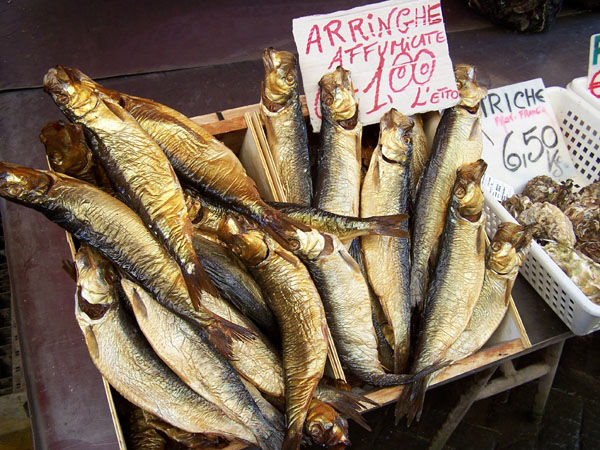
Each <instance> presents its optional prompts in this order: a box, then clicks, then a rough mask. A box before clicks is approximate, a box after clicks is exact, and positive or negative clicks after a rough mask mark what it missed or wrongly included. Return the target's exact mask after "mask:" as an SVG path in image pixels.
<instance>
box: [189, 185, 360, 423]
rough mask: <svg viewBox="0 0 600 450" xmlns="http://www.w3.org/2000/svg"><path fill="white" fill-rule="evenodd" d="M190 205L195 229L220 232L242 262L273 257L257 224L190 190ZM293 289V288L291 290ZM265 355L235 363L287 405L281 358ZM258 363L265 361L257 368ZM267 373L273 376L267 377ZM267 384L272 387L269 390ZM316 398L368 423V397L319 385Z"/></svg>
mask: <svg viewBox="0 0 600 450" xmlns="http://www.w3.org/2000/svg"><path fill="white" fill-rule="evenodd" d="M187 202H188V207H189V210H190V215H191V217H192V221H193V222H194V224H195V226H196V227H198V228H199V229H202V230H204V231H206V232H212V233H217V234H218V235H219V237H220V239H222V240H223V241H226V242H228V243H229V244H230V245H231V246H232V248H233V249H234V250H235V252H236V254H239V255H241V254H245V255H246V257H245V258H242V260H245V261H247V264H250V265H260V264H261V262H262V261H263V260H265V258H267V256H269V255H270V253H269V249H268V248H267V246H264V245H263V244H262V242H263V241H261V240H260V239H259V237H260V236H261V234H260V232H257V231H256V230H253V227H255V226H256V224H252V223H250V222H248V221H247V219H245V218H244V217H243V216H240V215H239V214H237V213H234V212H231V211H227V210H225V209H224V208H223V207H221V206H220V205H217V204H215V203H214V202H211V201H210V200H207V199H206V198H202V197H198V196H194V195H191V193H190V192H189V191H188V192H187ZM246 228H249V229H250V231H249V232H245V231H244V230H245V229H246ZM240 232H241V235H240ZM242 236H243V237H244V239H249V240H250V241H252V240H253V237H254V236H255V237H256V238H257V241H256V245H253V246H250V247H249V246H248V245H247V244H246V243H245V241H240V237H242ZM249 249H252V251H249ZM277 260H279V258H277ZM253 274H254V272H253ZM289 289H293V288H291V287H290V288H289ZM273 295H277V293H274V294H273ZM220 315H222V316H225V317H228V318H229V319H230V320H231V321H232V322H235V318H234V317H230V316H226V315H225V314H223V313H220ZM235 323H237V322H235ZM259 338H260V335H259V336H258V338H257V339H254V340H253V341H251V342H250V343H249V344H253V343H254V342H255V341H257V340H258V339H259ZM247 344H248V343H246V342H234V344H233V345H234V351H235V349H236V346H242V345H247ZM262 352H265V354H264V355H263V356H262V357H261V356H260V350H259V349H258V348H257V350H256V353H251V352H250V351H248V348H247V347H246V349H244V350H243V351H240V352H238V353H236V354H235V359H234V360H232V364H233V365H234V367H236V369H237V370H238V372H240V373H242V372H241V370H240V367H239V366H240V365H241V366H244V365H250V366H252V367H253V370H252V371H250V370H247V371H246V372H245V373H242V375H243V376H244V377H245V378H247V379H248V380H250V381H251V382H252V384H254V385H255V386H256V387H257V388H258V389H259V390H260V391H261V392H264V393H265V394H267V395H269V396H270V397H271V398H274V399H276V400H278V401H279V402H280V403H281V404H282V405H283V404H284V403H285V399H284V395H285V388H284V375H283V373H284V369H283V364H282V362H281V359H280V358H279V357H278V356H276V357H273V355H274V354H275V352H274V351H273V350H272V349H271V348H269V347H267V348H265V347H263V348H262ZM265 358H267V359H268V362H267V361H264V359H265ZM254 360H260V361H263V362H262V363H261V364H258V365H257V364H256V363H255V362H254ZM266 374H270V375H269V376H266ZM261 378H262V379H261ZM267 382H269V383H270V384H271V385H270V386H268V387H265V385H266V384H267ZM274 388H275V389H274ZM315 397H317V398H318V399H319V400H322V401H324V402H326V403H329V404H331V405H332V406H333V407H334V408H335V409H336V410H338V411H341V412H342V413H343V414H345V415H347V416H350V417H352V418H353V419H354V420H355V421H357V422H359V423H363V424H364V421H362V419H361V416H360V414H359V413H358V411H360V410H361V409H362V403H364V402H368V400H367V399H365V398H364V397H362V396H359V395H356V394H352V393H347V392H341V391H338V390H336V389H333V388H331V387H329V386H324V385H321V384H319V385H318V386H317V388H316V390H315ZM309 410H310V406H309ZM311 417H313V418H315V420H317V418H318V416H316V415H312V416H311ZM319 420H321V419H319ZM364 425H366V424H364ZM306 426H310V422H308V423H307V425H306Z"/></svg>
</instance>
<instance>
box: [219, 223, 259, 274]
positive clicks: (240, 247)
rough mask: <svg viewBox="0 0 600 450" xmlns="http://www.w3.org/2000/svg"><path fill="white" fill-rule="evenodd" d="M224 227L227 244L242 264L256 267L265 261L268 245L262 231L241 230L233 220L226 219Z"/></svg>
mask: <svg viewBox="0 0 600 450" xmlns="http://www.w3.org/2000/svg"><path fill="white" fill-rule="evenodd" d="M225 226H226V227H227V228H228V230H227V231H226V232H225V233H223V234H224V235H227V236H228V238H229V239H228V242H227V243H228V244H229V245H230V248H231V250H232V251H233V252H234V253H235V254H236V255H237V256H239V257H240V259H241V260H242V261H244V263H246V264H248V265H250V266H257V265H258V264H260V263H261V262H263V261H264V260H265V259H267V257H268V256H269V245H268V244H267V242H266V240H265V235H264V233H263V232H262V231H260V230H253V229H250V230H246V229H241V228H240V224H239V223H238V222H237V221H236V220H235V219H233V218H228V219H227V221H226V225H225Z"/></svg>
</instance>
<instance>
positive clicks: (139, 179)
mask: <svg viewBox="0 0 600 450" xmlns="http://www.w3.org/2000/svg"><path fill="white" fill-rule="evenodd" d="M263 62H264V65H265V79H264V81H263V82H262V96H261V97H262V98H261V104H260V114H261V117H262V120H263V122H264V126H265V128H266V132H267V137H268V140H269V144H270V147H271V151H272V153H273V157H274V161H275V163H276V165H277V169H278V172H279V174H280V178H281V181H282V184H283V185H284V189H285V193H286V198H287V200H288V201H289V202H290V203H285V204H282V203H279V204H267V203H266V202H264V201H263V200H262V199H261V197H260V195H259V194H258V191H257V189H256V185H255V183H254V181H253V180H252V179H250V178H249V177H248V176H247V174H246V172H245V170H244V167H243V166H242V165H241V163H240V161H239V160H238V159H237V157H236V155H235V154H234V153H233V152H232V151H231V150H230V149H228V148H227V147H226V146H225V145H223V144H222V143H221V142H220V141H218V140H217V139H215V138H214V137H213V136H212V135H210V134H209V133H208V132H206V131H205V130H203V129H202V128H201V127H200V126H198V125H197V124H195V123H194V122H193V121H191V120H190V119H188V118H187V117H185V116H183V115H182V114H180V113H178V112H177V111H174V110H173V109H171V108H168V107H166V106H164V105H161V104H158V103H156V102H154V101H152V100H148V99H144V98H139V97H135V96H132V95H127V94H124V93H120V92H116V91H113V90H110V89H107V88H104V87H103V86H101V85H100V84H98V83H96V82H94V81H93V80H92V79H90V78H89V77H87V76H86V75H84V74H83V73H81V72H80V71H79V70H77V69H69V68H65V67H61V66H57V67H56V68H52V69H50V70H49V71H48V73H47V74H46V76H45V78H44V88H45V90H46V91H47V92H48V93H49V94H50V95H51V97H52V98H53V100H54V101H55V103H56V104H57V105H58V107H59V108H60V109H61V110H62V112H63V113H64V115H65V116H66V117H67V118H68V119H69V121H64V122H63V121H58V122H53V123H50V124H48V125H47V126H46V127H44V129H43V130H42V132H41V136H40V137H41V140H42V142H43V143H44V145H45V148H46V152H47V156H48V161H49V164H50V166H51V170H49V171H41V170H34V169H30V168H26V167H19V166H15V165H13V164H10V163H8V162H2V163H0V195H1V196H2V197H4V198H6V199H8V200H11V201H15V202H18V203H20V204H23V205H25V206H28V207H31V208H34V209H36V210H38V211H40V212H42V213H43V214H44V215H46V217H48V218H49V219H50V220H52V221H54V222H55V223H57V224H58V225H60V226H62V227H63V228H64V229H66V230H67V231H68V232H69V233H71V236H72V237H73V239H74V241H75V248H76V250H77V252H76V255H75V258H74V259H75V264H74V265H75V272H76V280H77V289H76V294H75V316H76V319H77V321H78V323H79V325H80V327H81V330H82V332H83V335H84V337H85V342H86V344H87V346H88V349H89V352H90V356H91V358H92V360H93V362H94V364H95V365H96V366H97V368H98V369H99V371H100V372H101V373H102V375H103V376H104V377H105V378H106V380H107V381H108V382H109V383H110V384H111V385H112V387H113V388H114V389H115V390H116V391H118V392H119V393H120V394H121V395H122V396H123V397H124V398H125V399H126V400H128V401H129V402H131V404H133V405H135V406H136V407H137V408H141V410H138V409H134V410H132V412H131V417H132V423H133V424H132V425H131V429H132V430H133V432H132V435H134V436H136V437H137V438H138V441H136V440H135V439H133V438H132V439H133V441H130V442H129V445H130V446H132V447H135V446H136V445H137V446H139V447H140V448H149V445H150V442H152V445H153V447H152V448H155V447H156V448H162V447H160V446H161V445H162V444H161V442H162V441H161V439H166V438H167V437H168V438H169V439H175V440H176V441H178V442H180V443H186V444H188V445H192V446H193V445H196V444H197V443H198V442H204V444H205V445H206V443H207V442H208V443H209V444H215V442H221V443H222V442H226V441H237V442H242V443H245V444H248V445H255V446H259V447H261V448H264V449H279V448H285V449H296V448H299V447H300V445H301V444H318V445H322V446H327V447H337V448H342V447H344V446H347V445H349V444H350V443H349V439H348V422H347V419H348V418H352V419H353V420H355V421H356V422H358V423H360V424H362V425H363V426H367V425H366V424H365V423H364V421H363V420H362V418H361V416H360V411H361V409H363V408H365V407H366V406H369V402H370V400H368V399H367V398H365V397H364V396H362V395H360V394H359V393H358V391H357V390H356V389H355V390H354V391H353V390H352V387H361V388H362V389H373V388H374V387H379V386H395V385H400V384H405V385H406V386H405V388H404V389H403V390H402V393H401V395H400V398H399V399H398V403H397V407H396V413H397V418H398V419H400V418H401V417H403V416H405V415H406V416H407V419H408V421H409V422H410V421H412V420H413V418H415V417H416V418H417V419H418V417H419V416H420V413H421V409H422V405H423V398H424V394H425V390H426V388H427V386H428V384H429V382H430V381H431V378H432V376H433V373H434V372H435V371H436V370H438V369H440V368H442V367H444V366H446V365H448V364H451V363H452V362H454V361H457V360H459V359H461V358H464V357H466V356H467V355H470V354H472V353H473V352H475V351H476V350H478V349H479V348H480V347H481V346H482V345H483V344H484V343H485V342H486V341H487V339H488V338H489V336H490V335H491V334H492V333H493V331H494V330H495V328H496V327H497V326H498V324H499V323H500V321H501V320H502V318H503V316H504V314H505V312H506V310H507V305H508V298H509V295H510V291H511V288H512V284H513V282H514V279H515V277H516V274H517V272H518V269H519V266H520V264H521V262H522V261H523V259H524V257H525V254H526V252H527V248H528V243H529V241H530V240H531V233H530V232H529V231H528V229H526V228H525V227H523V226H520V225H516V224H508V223H507V224H502V225H501V226H500V227H499V229H498V232H497V234H496V235H495V236H494V237H493V238H492V239H491V242H490V241H488V239H487V237H486V235H485V232H484V223H485V214H484V212H483V211H482V206H483V195H482V192H481V187H480V180H481V177H482V175H483V173H484V171H485V168H486V164H485V162H484V161H482V160H481V159H480V155H481V130H480V127H479V122H480V112H479V107H478V105H479V101H480V100H481V99H482V98H483V96H485V94H486V91H485V89H483V88H481V87H479V86H478V85H477V83H476V81H475V79H474V70H473V68H472V67H470V66H466V65H459V66H457V67H456V69H455V74H456V81H457V86H458V89H459V91H460V94H461V99H460V103H459V104H458V105H457V106H455V107H452V108H449V109H448V110H445V111H443V113H442V115H441V118H439V117H437V120H436V115H428V116H425V117H424V118H422V117H420V116H413V117H407V116H405V115H403V114H401V113H399V112H398V111H396V110H394V109H392V110H390V111H389V112H387V113H386V114H385V115H384V116H383V118H382V119H381V124H380V131H379V141H378V143H377V145H376V146H374V148H372V149H371V150H372V154H371V156H370V162H369V164H368V168H367V169H366V170H365V169H364V168H363V167H362V161H363V159H365V155H364V154H363V151H362V139H361V138H362V126H361V124H360V122H359V121H358V119H357V117H358V105H357V103H356V101H355V99H354V88H353V86H352V81H351V79H350V73H349V72H348V71H346V70H344V69H343V68H341V67H338V68H337V69H336V70H334V71H332V72H331V73H327V74H325V75H324V76H323V78H322V79H321V81H320V88H321V109H322V113H323V114H322V115H323V124H322V129H321V133H320V144H319V148H318V150H317V155H316V158H311V151H310V150H309V146H308V139H307V130H306V124H305V120H304V117H303V116H302V111H301V107H300V102H299V98H298V84H297V78H296V68H295V58H294V56H293V55H292V54H290V53H287V52H279V51H276V50H273V49H267V50H265V51H264V53H263ZM424 119H425V120H424ZM438 120H439V124H438V123H437V121H438ZM427 129H429V130H431V132H430V133H429V135H430V137H431V138H430V139H428V137H427V133H426V132H425V131H424V130H427ZM311 159H312V160H316V161H311ZM313 172H316V173H315V174H314V176H313ZM313 181H314V182H313ZM330 341H332V342H333V343H334V345H335V348H336V349H337V354H338V355H339V360H340V361H341V364H342V367H343V369H344V371H345V374H346V375H347V376H348V377H349V379H350V385H348V384H345V383H342V382H340V380H335V379H332V378H331V377H329V376H324V373H325V372H326V370H325V368H326V360H327V355H328V343H329V342H330ZM360 392H364V390H361V391H360ZM371 403H372V402H371Z"/></svg>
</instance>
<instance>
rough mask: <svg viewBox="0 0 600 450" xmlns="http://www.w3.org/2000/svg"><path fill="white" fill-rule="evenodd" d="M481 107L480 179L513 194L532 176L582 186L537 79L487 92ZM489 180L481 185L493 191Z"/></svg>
mask: <svg viewBox="0 0 600 450" xmlns="http://www.w3.org/2000/svg"><path fill="white" fill-rule="evenodd" d="M481 111H482V122H481V129H482V131H483V153H482V158H483V159H484V160H485V161H486V162H487V163H488V168H487V170H486V177H488V178H490V179H491V180H492V181H494V180H495V181H496V182H497V183H498V185H500V186H502V185H503V184H508V185H509V186H511V187H512V188H513V189H514V190H515V191H516V192H521V191H522V190H523V188H524V187H525V184H527V182H528V181H529V180H530V179H531V178H533V177H535V176H537V175H549V176H551V177H552V178H554V179H555V180H559V181H562V180H566V179H567V178H572V179H573V180H574V181H575V182H576V183H579V184H580V185H581V183H584V184H587V183H586V182H585V180H583V179H582V176H581V174H580V173H579V172H578V171H577V169H576V168H575V167H574V165H573V162H572V160H571V156H570V155H569V151H568V149H567V147H566V145H565V143H564V141H563V136H562V132H561V131H560V127H559V125H558V122H557V120H556V116H555V115H554V111H553V109H552V105H551V104H550V103H549V100H548V99H547V98H546V97H545V96H544V82H543V81H542V79H541V78H536V79H535V80H530V81H524V82H522V83H517V84H511V85H509V86H504V87H501V88H497V89H491V90H489V91H488V96H487V97H486V98H485V99H483V100H482V101H481ZM492 181H489V180H488V181H487V182H486V186H487V189H488V191H490V192H491V193H492V194H494V190H493V188H492V187H493V186H492V187H490V186H491V185H493V182H492ZM507 192H508V191H507Z"/></svg>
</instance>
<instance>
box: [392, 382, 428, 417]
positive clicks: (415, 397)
mask: <svg viewBox="0 0 600 450" xmlns="http://www.w3.org/2000/svg"><path fill="white" fill-rule="evenodd" d="M428 384H429V377H423V378H421V379H418V380H416V381H415V382H414V383H413V384H409V385H408V386H406V387H405V388H404V389H403V390H402V393H401V394H400V398H399V399H398V402H397V403H396V408H395V416H396V420H395V422H396V425H398V422H400V419H402V417H404V416H406V425H407V426H410V424H411V423H412V421H413V420H414V419H415V418H416V419H417V422H418V421H419V419H420V418H421V412H422V411H423V402H424V401H425V391H426V390H427V385H428Z"/></svg>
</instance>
